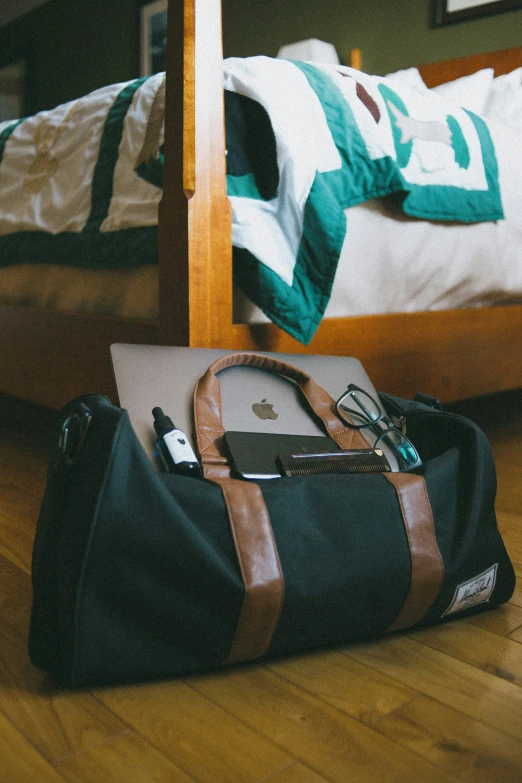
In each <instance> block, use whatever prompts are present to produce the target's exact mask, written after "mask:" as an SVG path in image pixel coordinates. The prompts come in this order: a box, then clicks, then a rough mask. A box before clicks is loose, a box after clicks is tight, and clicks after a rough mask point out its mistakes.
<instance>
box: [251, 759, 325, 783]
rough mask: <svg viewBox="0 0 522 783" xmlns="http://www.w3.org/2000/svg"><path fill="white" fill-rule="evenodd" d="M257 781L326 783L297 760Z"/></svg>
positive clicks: (266, 782) (263, 782) (271, 782)
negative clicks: (280, 770)
mask: <svg viewBox="0 0 522 783" xmlns="http://www.w3.org/2000/svg"><path fill="white" fill-rule="evenodd" d="M259 783H328V781H327V780H326V778H323V776H322V775H319V774H318V773H317V772H314V771H313V770H312V769H310V767H305V766H304V764H300V763H299V762H298V763H296V764H292V766H291V767H287V768H286V769H284V770H283V771H282V772H276V774H275V775H271V776H270V777H269V778H264V779H263V780H260V781H259Z"/></svg>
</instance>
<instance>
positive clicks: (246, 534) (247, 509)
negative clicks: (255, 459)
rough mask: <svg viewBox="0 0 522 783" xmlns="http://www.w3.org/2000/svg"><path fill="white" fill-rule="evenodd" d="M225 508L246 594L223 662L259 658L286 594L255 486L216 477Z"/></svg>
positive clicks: (263, 510) (259, 494)
mask: <svg viewBox="0 0 522 783" xmlns="http://www.w3.org/2000/svg"><path fill="white" fill-rule="evenodd" d="M215 481H216V483H217V484H219V485H220V487H221V489H222V492H223V497H224V498H225V503H226V506H227V510H228V515H229V519H230V526H231V528H232V535H233V537H234V543H235V546H236V552H237V557H238V560H239V567H240V569H241V576H242V578H243V584H244V586H245V597H244V600H243V606H242V609H241V614H240V616H239V621H238V626H237V630H236V633H235V636H234V640H233V643H232V648H231V650H230V652H229V654H228V656H227V658H226V660H225V661H224V663H237V662H238V661H249V660H252V659H254V658H259V657H260V656H261V655H263V653H265V652H266V651H267V649H268V647H269V646H270V642H271V641H272V636H273V634H274V631H275V628H276V625H277V622H278V620H279V615H280V613H281V607H282V605H283V596H284V579H283V572H282V569H281V563H280V561H279V555H278V552H277V546H276V543H275V540H274V534H273V531H272V525H271V524H270V517H269V515H268V510H267V507H266V504H265V501H264V498H263V495H262V494H261V490H260V489H259V487H258V485H257V484H252V483H250V482H246V481H236V480H234V479H227V480H224V481H222V480H219V479H215Z"/></svg>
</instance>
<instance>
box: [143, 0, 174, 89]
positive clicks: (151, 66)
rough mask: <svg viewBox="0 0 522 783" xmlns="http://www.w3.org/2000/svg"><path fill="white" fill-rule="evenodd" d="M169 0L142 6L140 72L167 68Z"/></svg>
mask: <svg viewBox="0 0 522 783" xmlns="http://www.w3.org/2000/svg"><path fill="white" fill-rule="evenodd" d="M166 49H167V0H154V1H153V2H151V3H145V4H144V5H142V6H141V8H140V74H141V76H150V75H151V74H153V73H159V72H160V71H164V70H165V54H166Z"/></svg>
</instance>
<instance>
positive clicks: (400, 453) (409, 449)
mask: <svg viewBox="0 0 522 783" xmlns="http://www.w3.org/2000/svg"><path fill="white" fill-rule="evenodd" d="M379 441H385V442H388V443H389V445H390V446H391V447H392V448H393V449H394V450H395V453H396V455H397V457H398V459H399V460H400V462H401V463H402V467H403V468H412V467H413V466H414V465H415V464H416V463H417V462H418V461H419V455H418V454H417V451H416V449H415V447H414V446H413V444H412V443H410V441H409V440H408V439H407V438H406V437H404V435H403V434H402V433H401V432H399V430H387V431H386V432H383V434H382V435H379V437H378V438H377V440H376V441H375V443H374V445H373V447H374V448H378V444H379Z"/></svg>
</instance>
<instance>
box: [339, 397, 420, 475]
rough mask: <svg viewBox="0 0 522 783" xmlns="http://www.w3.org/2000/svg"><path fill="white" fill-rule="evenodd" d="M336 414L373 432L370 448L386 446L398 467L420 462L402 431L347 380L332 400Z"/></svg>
mask: <svg viewBox="0 0 522 783" xmlns="http://www.w3.org/2000/svg"><path fill="white" fill-rule="evenodd" d="M335 410H336V413H337V415H338V416H339V417H340V418H341V419H342V420H343V421H344V422H345V424H346V426H347V427H350V428H351V429H354V430H362V429H364V428H365V427H366V428H368V429H370V430H371V431H372V432H374V433H375V434H376V435H377V440H376V441H375V443H374V444H373V448H374V449H377V448H379V445H380V446H381V447H382V445H383V444H385V445H387V446H389V447H390V448H391V449H392V451H393V453H394V454H395V457H396V459H397V463H398V465H399V470H412V468H417V467H418V466H419V465H422V460H421V458H420V457H419V453H418V451H417V449H416V448H415V446H414V445H413V443H412V442H411V440H409V439H408V438H407V437H406V436H405V435H403V434H402V432H401V431H400V429H399V428H398V427H396V426H395V424H394V423H393V421H392V420H391V419H390V417H389V416H387V415H386V413H383V411H382V410H381V409H380V407H379V405H378V404H377V403H376V402H375V400H374V399H373V397H371V396H370V395H369V394H368V393H367V392H365V391H364V389H360V388H359V387H358V386H355V384H353V383H351V384H350V385H349V386H348V388H347V390H346V391H345V392H344V394H342V395H341V397H339V399H338V400H337V402H336V404H335Z"/></svg>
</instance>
